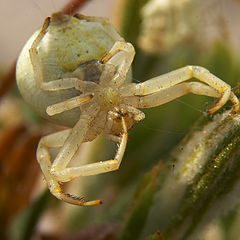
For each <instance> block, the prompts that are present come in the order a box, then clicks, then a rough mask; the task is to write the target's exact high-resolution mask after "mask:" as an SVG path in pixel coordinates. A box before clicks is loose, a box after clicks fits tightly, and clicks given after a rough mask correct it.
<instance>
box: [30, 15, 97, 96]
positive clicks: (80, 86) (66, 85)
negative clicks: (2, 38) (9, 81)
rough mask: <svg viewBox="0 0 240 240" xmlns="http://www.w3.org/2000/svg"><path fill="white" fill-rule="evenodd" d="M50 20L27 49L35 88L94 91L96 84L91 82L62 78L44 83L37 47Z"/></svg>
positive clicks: (48, 19) (44, 24)
mask: <svg viewBox="0 0 240 240" xmlns="http://www.w3.org/2000/svg"><path fill="white" fill-rule="evenodd" d="M49 22H50V18H46V20H45V21H44V23H43V26H42V28H41V30H40V32H39V34H38V35H37V37H36V38H35V40H34V41H33V43H32V46H31V48H30V49H29V56H30V60H31V63H32V68H33V74H34V79H35V81H36V84H37V86H38V87H39V88H40V89H42V90H45V91H58V90H63V89H70V88H75V89H77V90H80V91H82V92H84V91H85V90H86V89H87V90H88V91H89V92H90V91H91V90H95V89H96V84H94V83H92V82H86V81H83V80H80V79H78V78H64V79H56V80H52V81H50V82H44V77H43V72H42V68H41V66H42V64H41V62H40V60H39V57H38V50H37V47H38V45H39V43H40V42H41V40H42V39H43V37H44V35H45V34H46V33H47V29H48V26H49Z"/></svg>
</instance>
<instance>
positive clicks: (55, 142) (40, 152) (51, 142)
mask: <svg viewBox="0 0 240 240" xmlns="http://www.w3.org/2000/svg"><path fill="white" fill-rule="evenodd" d="M71 132H72V129H67V130H63V131H61V132H57V133H54V134H51V135H48V136H45V137H43V138H42V139H41V140H40V142H39V145H38V149H37V160H38V162H39V165H40V167H41V170H42V172H43V175H44V178H45V180H46V182H47V184H48V188H49V190H50V192H51V193H52V194H53V195H54V196H55V197H57V198H58V199H60V200H63V201H65V202H67V203H71V204H74V205H80V206H90V205H98V204H101V200H93V201H85V200H84V199H83V198H79V197H76V196H73V195H71V194H66V193H64V192H63V191H62V188H61V185H60V183H59V181H58V180H56V179H55V177H54V176H53V175H52V174H51V168H52V162H51V156H50V153H49V148H55V147H62V146H63V145H64V143H65V141H66V139H67V138H68V137H69V135H70V134H71Z"/></svg>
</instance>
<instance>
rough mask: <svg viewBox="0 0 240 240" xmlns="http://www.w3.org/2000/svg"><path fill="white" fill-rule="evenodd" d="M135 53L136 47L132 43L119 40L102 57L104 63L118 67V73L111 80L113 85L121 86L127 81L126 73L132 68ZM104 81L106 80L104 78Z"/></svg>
mask: <svg viewBox="0 0 240 240" xmlns="http://www.w3.org/2000/svg"><path fill="white" fill-rule="evenodd" d="M134 55H135V49H134V47H133V45H132V44H131V43H127V42H124V41H117V42H115V43H114V45H113V47H112V48H111V49H110V51H109V52H108V53H107V55H106V56H104V57H103V58H102V59H101V62H102V63H104V64H111V65H114V66H116V67H117V73H116V74H115V76H114V77H113V79H112V80H111V83H112V84H113V85H115V86H120V85H121V84H122V83H123V82H124V81H125V79H126V75H127V73H128V71H129V69H130V68H131V64H132V61H133V58H134ZM102 81H104V79H103V80H102Z"/></svg>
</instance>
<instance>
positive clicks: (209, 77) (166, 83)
mask: <svg viewBox="0 0 240 240" xmlns="http://www.w3.org/2000/svg"><path fill="white" fill-rule="evenodd" d="M191 78H196V79H198V80H200V81H202V82H203V83H206V84H207V85H209V86H210V87H211V88H213V89H214V90H216V91H217V92H218V93H219V94H220V97H219V99H218V102H217V103H216V105H215V106H214V107H213V108H211V109H209V113H213V112H215V111H217V110H218V109H219V108H221V107H222V106H223V105H224V104H225V103H226V101H227V100H230V101H231V102H232V103H233V105H234V112H237V111H238V109H239V100H238V99H237V97H236V96H235V95H234V94H233V92H232V91H231V86H230V85H228V84H227V83H225V82H224V81H222V80H221V79H220V78H218V77H216V76H215V75H213V74H211V73H210V72H209V71H208V70H207V69H205V68H203V67H199V66H186V67H183V68H180V69H177V70H175V71H172V72H169V73H166V74H163V75H160V76H158V77H155V78H152V79H149V80H147V81H145V82H143V83H139V84H129V85H128V86H126V87H123V88H122V90H121V91H122V92H123V93H124V95H128V96H131V95H136V96H145V95H149V94H153V93H156V92H161V91H164V90H166V89H168V88H171V87H173V86H175V85H177V84H179V83H182V82H185V81H187V80H189V79H191ZM124 88H126V89H124ZM197 94H202V92H201V88H199V90H198V93H197ZM203 94H204V93H203Z"/></svg>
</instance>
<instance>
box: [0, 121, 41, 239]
mask: <svg viewBox="0 0 240 240" xmlns="http://www.w3.org/2000/svg"><path fill="white" fill-rule="evenodd" d="M39 138H40V134H39V132H38V131H37V130H29V129H27V128H26V127H25V126H24V125H21V124H19V125H17V126H15V127H11V128H9V129H6V130H4V131H3V132H2V133H1V136H0V166H1V168H0V185H1V188H0V226H1V227H0V229H1V236H4V235H5V234H6V231H7V226H8V224H9V222H10V221H11V219H12V217H13V216H15V215H16V214H17V213H18V212H19V211H20V210H22V209H23V208H24V207H26V206H27V204H28V203H29V200H30V197H31V193H32V191H33V186H34V184H35V182H36V180H37V178H38V174H37V173H38V172H39V169H38V167H37V163H36V159H35V151H36V147H37V143H38V141H39Z"/></svg>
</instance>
